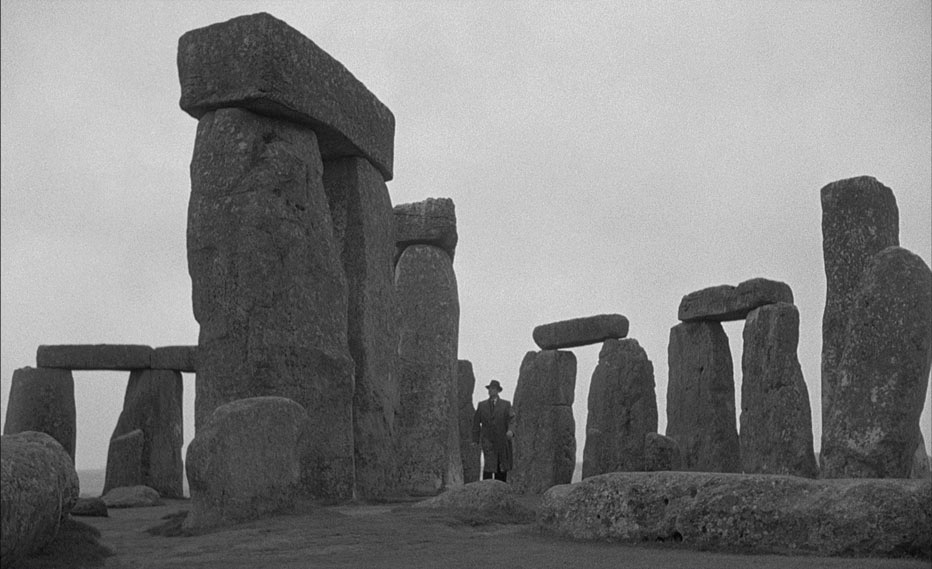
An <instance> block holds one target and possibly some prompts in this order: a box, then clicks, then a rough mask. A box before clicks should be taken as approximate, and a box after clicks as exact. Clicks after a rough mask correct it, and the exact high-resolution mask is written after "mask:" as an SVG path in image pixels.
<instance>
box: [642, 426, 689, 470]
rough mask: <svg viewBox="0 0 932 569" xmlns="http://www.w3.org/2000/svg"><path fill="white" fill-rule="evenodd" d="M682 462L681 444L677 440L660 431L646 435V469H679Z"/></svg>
mask: <svg viewBox="0 0 932 569" xmlns="http://www.w3.org/2000/svg"><path fill="white" fill-rule="evenodd" d="M682 462H683V459H682V457H681V456H680V445H678V444H677V443H676V441H675V440H673V439H671V438H670V437H667V436H664V435H661V434H659V433H647V434H646V435H644V470H645V471H648V472H655V471H658V470H679V469H680V468H681V467H682Z"/></svg>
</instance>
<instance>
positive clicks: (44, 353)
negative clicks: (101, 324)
mask: <svg viewBox="0 0 932 569" xmlns="http://www.w3.org/2000/svg"><path fill="white" fill-rule="evenodd" d="M151 360H152V348H151V347H150V346H141V345H138V344H126V345H121V344H60V345H51V346H39V348H38V349H37V350H36V365H37V366H39V367H56V368H63V369H71V370H80V369H109V370H125V371H131V370H134V369H146V368H148V367H149V365H150V364H151Z"/></svg>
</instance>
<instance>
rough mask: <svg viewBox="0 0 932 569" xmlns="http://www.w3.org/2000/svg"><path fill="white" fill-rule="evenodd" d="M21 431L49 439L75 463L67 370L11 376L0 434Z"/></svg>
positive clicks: (20, 371)
mask: <svg viewBox="0 0 932 569" xmlns="http://www.w3.org/2000/svg"><path fill="white" fill-rule="evenodd" d="M23 431H39V432H41V433H46V434H47V435H51V437H52V438H53V439H55V440H56V441H58V443H59V444H61V446H62V447H64V449H65V451H66V452H67V453H68V455H69V456H70V457H71V460H72V462H74V450H75V439H76V436H77V431H76V426H75V409H74V378H73V377H72V375H71V371H70V370H64V369H52V368H42V367H40V368H32V367H24V368H20V369H18V370H15V371H14V372H13V381H12V382H11V385H10V398H9V400H8V401H7V409H6V421H5V422H4V424H3V434H5V435H13V434H16V433H21V432H23Z"/></svg>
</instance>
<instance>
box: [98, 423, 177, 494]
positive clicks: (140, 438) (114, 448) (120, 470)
mask: <svg viewBox="0 0 932 569" xmlns="http://www.w3.org/2000/svg"><path fill="white" fill-rule="evenodd" d="M145 449H146V435H145V433H143V432H142V429H134V430H132V431H130V432H128V433H125V434H122V435H118V436H115V437H113V438H111V439H110V446H109V447H108V448H107V470H106V474H105V478H104V490H103V492H101V495H104V494H106V493H107V492H109V491H110V490H112V489H113V488H122V487H126V486H148V483H147V482H146V478H145V475H144V474H143V472H142V463H143V459H144V457H145V455H144V452H145ZM147 462H148V461H147ZM147 470H148V469H147ZM182 484H183V482H182ZM173 486H174V485H173ZM150 488H151V486H150ZM160 495H161V493H160ZM173 497H180V496H173Z"/></svg>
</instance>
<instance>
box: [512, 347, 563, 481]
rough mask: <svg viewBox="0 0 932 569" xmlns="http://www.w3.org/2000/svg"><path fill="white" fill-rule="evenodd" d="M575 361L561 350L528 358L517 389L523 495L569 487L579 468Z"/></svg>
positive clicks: (516, 477)
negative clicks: (575, 403) (577, 457)
mask: <svg viewBox="0 0 932 569" xmlns="http://www.w3.org/2000/svg"><path fill="white" fill-rule="evenodd" d="M575 389H576V356H575V355H573V352H567V351H562V350H543V351H540V352H528V353H527V354H525V356H524V360H523V361H522V362H521V371H520V375H519V376H518V385H517V387H516V388H515V399H514V410H515V428H514V431H515V437H514V443H513V444H514V471H513V472H512V473H511V474H510V475H509V478H508V481H509V482H510V483H511V484H512V485H513V486H514V487H515V490H516V491H518V492H523V493H528V494H540V493H542V492H544V491H545V490H547V489H548V488H550V487H551V486H556V485H557V484H568V483H569V482H570V481H571V480H572V478H573V470H574V469H575V468H576V421H575V419H574V418H573V399H574V397H575V391H574V390H575Z"/></svg>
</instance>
